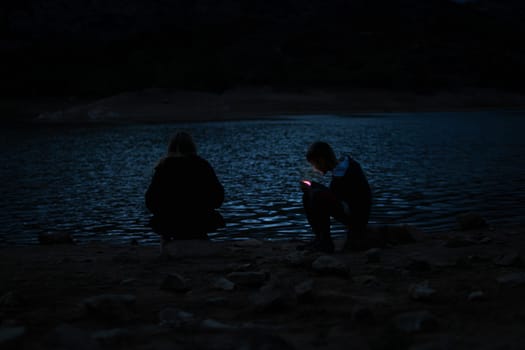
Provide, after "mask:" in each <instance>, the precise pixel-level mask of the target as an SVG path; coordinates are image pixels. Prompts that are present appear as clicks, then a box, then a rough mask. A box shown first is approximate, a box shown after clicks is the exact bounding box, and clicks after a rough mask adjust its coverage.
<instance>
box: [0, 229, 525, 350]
mask: <svg viewBox="0 0 525 350" xmlns="http://www.w3.org/2000/svg"><path fill="white" fill-rule="evenodd" d="M374 235H376V236H375V237H374ZM371 238H372V239H371V241H370V242H371V247H370V249H369V250H366V251H363V252H348V251H341V250H338V251H337V252H336V253H335V254H332V255H323V254H320V253H315V252H304V251H300V250H297V247H298V245H299V244H300V243H301V242H296V241H289V242H272V241H258V240H245V241H236V242H194V241H186V242H177V243H174V244H172V245H171V247H170V253H171V257H170V258H168V259H165V258H160V257H159V250H158V247H154V246H138V245H130V246H103V245H100V244H96V243H90V244H83V245H81V244H78V245H75V244H52V245H39V246H25V247H6V248H2V249H1V251H0V256H1V258H0V259H1V266H2V268H1V270H0V280H1V281H2V283H1V285H0V348H2V349H77V350H80V349H109V348H111V349H159V350H160V349H221V350H222V349H413V350H416V349H417V350H423V349H522V348H523V344H524V341H525V333H523V327H524V324H525V303H523V293H524V291H525V267H524V265H523V257H524V254H525V229H524V227H523V226H516V227H507V228H490V227H487V228H477V229H470V230H461V231H459V230H458V231H453V232H446V233H441V234H425V233H422V232H418V231H415V230H411V229H402V230H397V231H395V230H394V231H391V232H389V233H388V234H386V233H385V232H383V233H380V232H379V233H378V232H376V233H371ZM336 243H338V244H337V246H338V247H339V246H341V243H342V242H336Z"/></svg>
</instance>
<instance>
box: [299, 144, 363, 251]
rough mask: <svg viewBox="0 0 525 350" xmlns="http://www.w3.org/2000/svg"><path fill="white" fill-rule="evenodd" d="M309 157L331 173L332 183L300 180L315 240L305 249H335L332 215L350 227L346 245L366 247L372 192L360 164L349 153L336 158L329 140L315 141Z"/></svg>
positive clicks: (317, 167) (358, 247)
mask: <svg viewBox="0 0 525 350" xmlns="http://www.w3.org/2000/svg"><path fill="white" fill-rule="evenodd" d="M306 159H307V161H308V162H309V163H310V164H311V165H312V166H313V168H314V169H315V170H317V171H319V172H321V173H322V174H323V175H324V174H326V173H327V172H331V173H332V180H331V182H330V186H329V187H326V186H324V185H322V184H319V183H316V182H310V181H301V190H302V191H303V207H304V210H305V213H306V218H307V220H308V223H309V224H310V226H311V228H312V231H313V233H314V234H315V238H314V240H313V241H312V242H311V243H309V244H307V245H306V246H304V247H302V249H312V250H319V251H322V252H325V253H333V252H334V243H333V241H332V238H331V235H330V220H331V217H333V218H335V219H336V220H337V221H339V222H341V223H343V224H344V225H345V226H346V228H347V237H346V242H345V247H344V249H349V250H362V249H365V248H366V238H365V233H366V226H367V224H368V219H369V216H370V208H371V203H372V194H371V190H370V186H369V184H368V180H367V179H366V176H365V174H364V172H363V170H362V169H361V166H360V165H359V163H358V162H357V161H355V160H354V159H353V158H352V157H350V156H349V155H345V156H344V157H342V158H340V159H337V158H336V156H335V153H334V151H333V149H332V147H331V146H330V145H329V144H328V143H326V142H321V141H318V142H314V143H313V144H312V145H311V146H310V147H309V148H308V151H307V153H306Z"/></svg>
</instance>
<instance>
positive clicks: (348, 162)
mask: <svg viewBox="0 0 525 350" xmlns="http://www.w3.org/2000/svg"><path fill="white" fill-rule="evenodd" d="M330 190H331V191H332V192H333V193H334V194H335V196H336V197H337V199H339V200H340V201H343V202H345V203H346V204H347V205H348V207H349V209H350V213H352V215H353V216H358V217H361V218H362V219H363V220H365V219H366V221H368V217H369V215H370V208H371V204H372V192H371V190H370V185H369V184H368V180H367V179H366V175H365V174H364V172H363V169H361V166H360V165H359V163H358V162H356V161H355V160H354V159H353V158H352V157H350V156H345V157H344V158H343V159H342V160H341V161H340V162H339V164H338V165H337V166H336V167H335V169H334V170H333V172H332V182H331V183H330Z"/></svg>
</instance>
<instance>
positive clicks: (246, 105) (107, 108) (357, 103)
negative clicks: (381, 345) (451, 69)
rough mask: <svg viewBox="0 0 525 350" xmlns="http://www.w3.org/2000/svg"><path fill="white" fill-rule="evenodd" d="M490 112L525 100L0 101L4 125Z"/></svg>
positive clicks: (254, 97) (488, 93)
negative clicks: (8, 122)
mask: <svg viewBox="0 0 525 350" xmlns="http://www.w3.org/2000/svg"><path fill="white" fill-rule="evenodd" d="M486 109H525V95H522V94H518V93H510V92H504V91H499V90H494V89H479V88H477V89H461V90H458V91H443V92H435V93H428V94H423V93H420V94H418V93H413V92H406V91H388V90H366V89H360V90H333V89H332V90H327V89H324V90H323V89H311V90H305V91H276V90H274V89H272V88H243V89H232V90H228V91H225V92H222V93H209V92H195V91H172V90H166V89H147V90H142V91H135V92H124V93H121V94H118V95H115V96H111V97H107V98H101V99H91V100H86V99H84V100H81V99H76V98H71V97H67V98H62V99H61V98H53V99H47V100H46V99H41V100H34V99H33V100H31V99H29V100H28V99H19V100H11V101H0V112H2V113H1V115H2V117H3V118H4V120H24V121H34V122H40V123H108V122H109V123H128V122H149V123H157V122H178V121H213V120H238V119H253V118H265V117H279V116H287V115H301V114H303V115H304V114H351V113H365V112H381V113H383V112H414V111H465V110H486Z"/></svg>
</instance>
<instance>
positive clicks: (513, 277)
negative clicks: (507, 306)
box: [497, 272, 525, 287]
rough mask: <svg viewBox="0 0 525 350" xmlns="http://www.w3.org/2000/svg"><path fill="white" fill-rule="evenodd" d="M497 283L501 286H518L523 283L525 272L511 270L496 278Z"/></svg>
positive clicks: (524, 281)
mask: <svg viewBox="0 0 525 350" xmlns="http://www.w3.org/2000/svg"><path fill="white" fill-rule="evenodd" d="M497 281H498V283H499V284H500V286H502V287H520V286H523V285H525V273H524V272H513V273H509V274H506V275H503V276H501V277H500V278H498V280H497Z"/></svg>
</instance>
